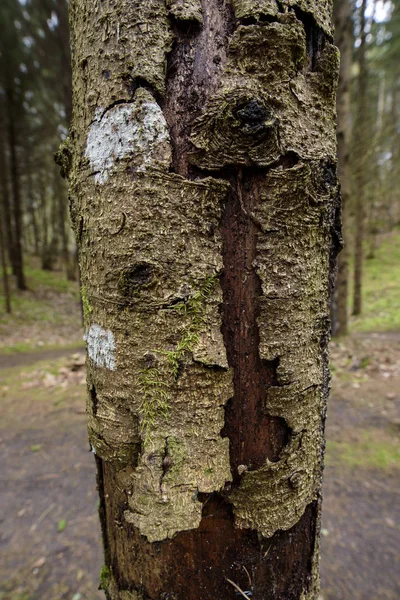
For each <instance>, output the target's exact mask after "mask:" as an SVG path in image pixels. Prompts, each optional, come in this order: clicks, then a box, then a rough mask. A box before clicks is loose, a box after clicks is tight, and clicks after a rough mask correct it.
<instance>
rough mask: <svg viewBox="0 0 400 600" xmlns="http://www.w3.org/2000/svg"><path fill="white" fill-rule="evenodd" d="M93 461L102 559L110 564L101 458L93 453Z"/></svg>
mask: <svg viewBox="0 0 400 600" xmlns="http://www.w3.org/2000/svg"><path fill="white" fill-rule="evenodd" d="M95 461H96V467H97V476H96V483H97V491H98V493H99V499H100V501H99V518H100V528H101V536H102V540H103V549H104V561H105V564H106V565H110V562H111V551H110V546H109V542H108V540H109V537H108V536H109V532H108V527H107V507H106V501H105V493H106V492H105V478H104V471H103V461H102V459H101V458H100V457H99V456H97V455H96V454H95Z"/></svg>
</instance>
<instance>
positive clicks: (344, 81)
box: [333, 0, 353, 336]
mask: <svg viewBox="0 0 400 600" xmlns="http://www.w3.org/2000/svg"><path fill="white" fill-rule="evenodd" d="M333 16H334V24H335V42H336V44H337V46H338V48H339V50H340V58H341V60H340V73H339V86H338V94H337V104H336V106H337V149H338V176H339V181H340V187H341V196H342V228H343V238H344V241H345V246H344V248H343V250H342V252H341V253H340V255H339V259H338V273H337V277H336V290H335V300H336V302H335V304H336V315H335V316H336V318H334V319H333V321H335V322H336V326H335V327H334V328H333V333H334V335H338V336H340V335H347V333H348V296H349V286H348V282H349V258H348V256H349V253H348V248H347V243H348V239H349V237H350V236H349V235H348V215H347V213H348V210H349V198H350V173H349V156H350V138H351V93H350V86H351V66H352V56H353V21H352V10H351V3H350V0H335V2H334V11H333Z"/></svg>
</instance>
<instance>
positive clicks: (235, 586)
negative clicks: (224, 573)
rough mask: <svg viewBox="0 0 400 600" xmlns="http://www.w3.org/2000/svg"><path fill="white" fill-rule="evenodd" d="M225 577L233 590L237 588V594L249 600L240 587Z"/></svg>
mask: <svg viewBox="0 0 400 600" xmlns="http://www.w3.org/2000/svg"><path fill="white" fill-rule="evenodd" d="M225 579H226V580H227V582H228V583H230V584H231V585H233V587H234V588H235V590H237V591H238V592H239V594H241V595H242V596H243V597H244V598H246V600H249V597H248V596H246V594H245V593H244V591H243V590H241V589H240V587H239V586H238V585H237V584H236V583H235V582H234V581H232V580H231V579H228V578H227V577H225Z"/></svg>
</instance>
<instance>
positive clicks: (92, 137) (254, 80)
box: [59, 0, 340, 600]
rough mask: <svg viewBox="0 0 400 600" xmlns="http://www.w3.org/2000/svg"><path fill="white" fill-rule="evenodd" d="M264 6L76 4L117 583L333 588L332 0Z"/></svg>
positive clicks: (124, 595)
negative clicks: (327, 551)
mask: <svg viewBox="0 0 400 600" xmlns="http://www.w3.org/2000/svg"><path fill="white" fill-rule="evenodd" d="M253 4H254V6H253V7H252V8H251V7H250V4H249V3H248V2H246V1H235V2H234V3H233V5H230V4H229V3H228V2H224V1H223V0H203V1H202V2H200V1H199V0H197V1H196V0H190V1H187V2H181V1H180V0H169V1H167V2H166V3H164V2H161V1H160V0H147V1H146V2H138V1H133V2H132V1H130V2H128V1H127V0H125V1H124V0H114V1H110V2H109V3H108V4H107V8H106V7H105V6H104V4H103V3H102V2H96V1H95V2H93V0H90V1H89V0H74V1H73V2H71V20H72V50H73V88H74V115H73V128H72V130H71V133H70V141H69V144H67V145H65V146H64V148H63V149H61V151H60V154H59V161H60V162H61V163H62V167H63V171H64V172H65V173H68V172H69V179H70V190H71V215H72V220H73V223H74V227H75V232H76V236H77V241H78V246H79V255H80V267H81V273H82V296H83V307H84V313H85V327H86V340H87V344H88V405H87V410H88V417H89V438H90V443H91V446H92V449H93V451H94V452H95V454H96V461H97V466H98V485H99V491H100V497H101V507H100V515H101V520H102V527H103V536H104V545H105V557H106V567H105V568H104V569H103V571H102V585H103V587H104V588H105V590H106V595H107V597H108V598H109V599H112V600H134V599H137V600H139V599H141V600H150V599H151V600H156V599H157V600H161V599H164V600H166V599H179V600H195V599H196V600H198V599H199V598H201V599H202V600H211V599H213V600H219V599H220V600H222V599H224V600H227V599H229V598H232V599H233V598H236V597H237V596H238V594H239V596H240V595H242V596H243V595H245V596H246V594H245V592H247V596H246V597H249V596H250V595H252V596H253V597H254V598H257V599H261V598H262V599H264V598H265V599H266V598H268V599H274V600H283V599H285V600H289V599H293V600H295V599H296V600H300V599H303V600H304V599H316V598H317V595H318V532H319V518H320V500H321V498H320V490H321V473H322V460H323V424H324V417H325V405H326V398H327V394H328V387H329V377H328V369H327V341H328V336H329V297H330V293H331V284H332V275H333V267H334V262H335V256H336V252H337V249H338V247H339V245H340V234H339V233H338V226H339V223H338V189H337V182H336V173H335V123H334V116H335V87H336V79H337V72H338V55H337V51H336V49H335V47H334V46H333V45H332V40H331V29H330V12H331V6H330V2H318V3H317V2H311V1H306V0H304V1H301V0H300V1H299V2H294V1H290V0H288V1H286V2H279V3H278V2H269V1H265V2H261V1H260V2H257V3H253ZM71 152H72V164H71Z"/></svg>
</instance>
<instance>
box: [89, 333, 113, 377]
mask: <svg viewBox="0 0 400 600" xmlns="http://www.w3.org/2000/svg"><path fill="white" fill-rule="evenodd" d="M83 339H84V340H85V341H86V343H87V350H88V354H89V357H90V358H91V359H92V361H93V362H94V363H95V364H96V365H97V366H98V367H106V369H110V371H115V342H114V336H113V333H112V331H110V330H109V329H103V328H102V327H100V325H96V324H94V325H91V326H90V329H89V330H88V331H87V332H86V334H85V336H84V338H83Z"/></svg>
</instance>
